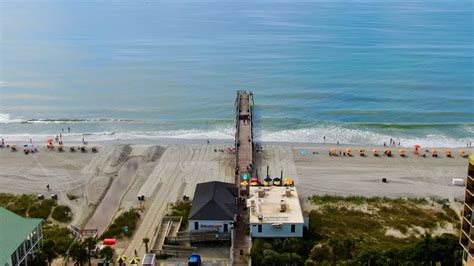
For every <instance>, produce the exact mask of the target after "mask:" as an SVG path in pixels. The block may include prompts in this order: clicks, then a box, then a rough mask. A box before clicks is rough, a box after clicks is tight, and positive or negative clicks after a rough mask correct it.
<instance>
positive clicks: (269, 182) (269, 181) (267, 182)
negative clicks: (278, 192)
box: [263, 177, 272, 187]
mask: <svg viewBox="0 0 474 266" xmlns="http://www.w3.org/2000/svg"><path fill="white" fill-rule="evenodd" d="M263 185H264V186H266V187H268V186H271V185H272V179H271V178H270V177H265V179H263Z"/></svg>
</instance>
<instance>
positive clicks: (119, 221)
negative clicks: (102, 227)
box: [101, 209, 140, 239]
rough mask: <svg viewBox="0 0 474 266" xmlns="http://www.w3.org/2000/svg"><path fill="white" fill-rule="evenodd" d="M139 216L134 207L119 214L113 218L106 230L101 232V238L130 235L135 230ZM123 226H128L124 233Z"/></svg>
mask: <svg viewBox="0 0 474 266" xmlns="http://www.w3.org/2000/svg"><path fill="white" fill-rule="evenodd" d="M139 218H140V214H139V213H138V211H137V210H136V209H130V210H129V211H126V212H124V213H122V214H120V215H119V216H118V217H117V218H115V220H114V222H113V223H112V224H111V225H110V226H109V228H108V229H107V231H105V232H104V233H103V234H102V236H101V238H102V239H104V238H108V237H116V238H118V239H120V238H122V237H124V236H125V237H128V236H131V235H132V234H133V233H134V232H135V229H136V227H137V224H138V219H139ZM125 226H128V233H125V232H124V230H123V228H124V227H125Z"/></svg>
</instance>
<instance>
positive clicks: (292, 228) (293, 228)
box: [291, 224, 296, 233]
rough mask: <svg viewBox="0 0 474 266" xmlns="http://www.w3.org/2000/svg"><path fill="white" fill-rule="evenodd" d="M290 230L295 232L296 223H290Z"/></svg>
mask: <svg viewBox="0 0 474 266" xmlns="http://www.w3.org/2000/svg"><path fill="white" fill-rule="evenodd" d="M291 232H292V233H294V232H296V225H294V224H292V225H291Z"/></svg>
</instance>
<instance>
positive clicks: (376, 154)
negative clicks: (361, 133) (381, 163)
mask: <svg viewBox="0 0 474 266" xmlns="http://www.w3.org/2000/svg"><path fill="white" fill-rule="evenodd" d="M372 153H373V154H374V156H375V157H379V156H380V154H379V150H377V149H373V150H372Z"/></svg>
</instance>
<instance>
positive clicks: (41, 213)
mask: <svg viewBox="0 0 474 266" xmlns="http://www.w3.org/2000/svg"><path fill="white" fill-rule="evenodd" d="M54 206H56V201H54V200H52V199H47V200H42V201H40V202H38V203H35V204H34V205H32V206H31V207H30V208H29V209H28V216H29V217H32V218H43V219H46V218H48V217H49V214H50V213H51V209H52V208H53V207H54Z"/></svg>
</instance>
